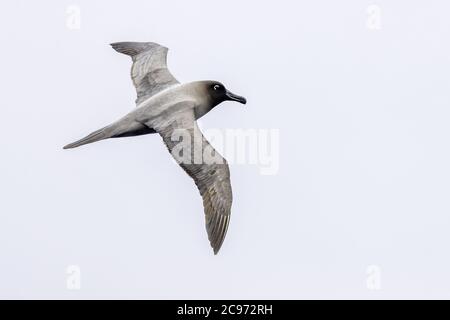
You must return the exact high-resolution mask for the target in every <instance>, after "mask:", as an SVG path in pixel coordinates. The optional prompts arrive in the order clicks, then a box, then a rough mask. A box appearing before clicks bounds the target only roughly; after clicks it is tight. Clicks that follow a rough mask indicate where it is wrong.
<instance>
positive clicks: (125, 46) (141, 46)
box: [109, 41, 168, 57]
mask: <svg viewBox="0 0 450 320" xmlns="http://www.w3.org/2000/svg"><path fill="white" fill-rule="evenodd" d="M109 45H110V46H111V47H112V48H113V49H114V50H116V51H117V52H120V53H123V54H126V55H129V56H131V57H134V56H135V55H138V54H139V53H141V52H144V51H147V50H149V49H150V50H151V49H152V47H153V48H163V49H165V50H168V49H167V48H166V47H164V46H162V45H160V44H158V43H155V42H130V41H125V42H112V43H110V44H109Z"/></svg>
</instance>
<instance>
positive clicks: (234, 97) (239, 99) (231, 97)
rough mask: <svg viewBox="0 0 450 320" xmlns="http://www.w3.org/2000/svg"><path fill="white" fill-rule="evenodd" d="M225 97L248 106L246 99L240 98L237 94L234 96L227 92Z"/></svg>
mask: <svg viewBox="0 0 450 320" xmlns="http://www.w3.org/2000/svg"><path fill="white" fill-rule="evenodd" d="M225 95H226V96H227V98H228V99H227V100H231V101H237V102H240V103H242V104H246V103H247V99H245V98H244V97H241V96H238V95H237V94H234V93H233V92H230V91H228V90H227V92H225Z"/></svg>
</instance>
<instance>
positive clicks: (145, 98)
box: [64, 42, 247, 254]
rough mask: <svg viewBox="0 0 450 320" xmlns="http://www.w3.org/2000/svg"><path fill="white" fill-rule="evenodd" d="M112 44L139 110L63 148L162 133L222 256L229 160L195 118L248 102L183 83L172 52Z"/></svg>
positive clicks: (213, 84) (214, 84)
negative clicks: (127, 69) (126, 60)
mask: <svg viewBox="0 0 450 320" xmlns="http://www.w3.org/2000/svg"><path fill="white" fill-rule="evenodd" d="M111 46H112V47H113V48H114V49H115V50H116V51H118V52H120V53H123V54H126V55H128V56H130V57H131V59H132V62H133V63H132V66H131V78H132V80H133V84H134V86H135V87H136V92H137V99H136V108H135V109H133V110H132V111H131V112H129V113H128V114H126V115H125V116H124V117H122V118H121V119H119V120H118V121H116V122H114V123H112V124H110V125H108V126H106V127H104V128H101V129H99V130H96V131H94V132H92V133H91V134H89V135H88V136H86V137H85V138H83V139H80V140H78V141H76V142H73V143H70V144H68V145H66V146H65V147H64V149H71V148H76V147H79V146H82V145H85V144H88V143H92V142H96V141H100V140H104V139H109V138H118V137H131V136H138V135H143V134H151V133H158V134H159V135H160V136H161V137H162V140H163V142H164V143H165V145H166V146H167V148H168V150H169V152H170V153H171V154H172V156H173V157H174V158H175V160H176V161H177V163H178V164H179V165H180V166H181V167H182V168H183V169H184V171H185V172H186V173H187V174H188V175H189V176H190V177H191V178H192V179H193V180H194V182H195V184H196V185H197V188H198V189H199V191H200V195H201V196H202V198H203V207H204V213H205V224H206V231H207V234H208V239H209V242H210V244H211V247H212V248H213V251H214V254H217V253H218V252H219V250H220V247H221V246H222V243H223V241H224V239H225V235H226V233H227V229H228V225H229V223H230V214H231V203H232V191H231V182H230V170H229V167H228V163H227V161H226V160H225V159H224V158H223V157H222V156H221V155H220V154H219V153H218V152H217V151H216V150H214V148H213V147H212V146H211V145H210V143H209V142H208V141H207V140H206V139H205V137H204V136H203V134H202V133H201V131H200V129H199V127H198V125H197V122H196V120H197V119H199V118H200V117H202V116H203V115H205V114H206V113H208V112H209V111H210V110H212V109H213V108H214V107H215V106H217V105H218V104H220V103H221V102H224V101H236V102H239V103H242V104H246V103H247V101H246V99H245V98H244V97H241V96H238V95H236V94H234V93H232V92H230V91H229V90H227V89H226V88H225V86H224V85H223V84H222V83H220V82H218V81H211V80H207V81H194V82H189V83H183V84H181V83H180V82H178V81H177V80H176V79H175V77H174V76H173V75H172V74H171V73H170V71H169V70H168V68H167V52H168V49H167V48H166V47H163V46H161V45H159V44H157V43H153V42H116V43H112V44H111Z"/></svg>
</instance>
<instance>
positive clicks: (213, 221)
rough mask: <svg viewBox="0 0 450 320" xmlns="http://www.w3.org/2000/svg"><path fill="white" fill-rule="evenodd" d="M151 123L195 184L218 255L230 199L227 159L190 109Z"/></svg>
mask: <svg viewBox="0 0 450 320" xmlns="http://www.w3.org/2000/svg"><path fill="white" fill-rule="evenodd" d="M152 126H153V127H156V128H155V130H156V131H157V132H158V133H159V134H160V135H161V136H162V138H163V141H164V143H165V144H166V146H167V148H168V149H169V151H170V153H171V154H172V156H173V157H174V158H175V160H176V161H177V162H178V163H179V165H180V166H181V167H182V168H183V169H184V171H186V173H187V174H188V175H189V176H190V177H191V178H192V179H193V180H194V182H195V184H196V185H197V187H198V189H199V191H200V194H201V196H202V198H203V207H204V211H205V222H206V231H207V233H208V239H209V241H210V243H211V247H212V248H213V250H214V254H217V252H218V251H219V249H220V247H221V246H222V243H223V240H224V239H225V235H226V233H227V229H228V224H229V222H230V214H231V203H232V198H233V196H232V191H231V182H230V169H229V168H228V164H227V161H226V160H225V159H224V158H223V157H222V156H221V155H220V154H219V153H218V152H217V151H216V150H215V149H214V148H213V147H212V146H211V144H210V143H209V142H208V141H207V140H206V139H205V137H204V136H203V134H202V132H201V131H200V129H199V128H198V126H197V123H196V121H195V118H194V113H193V111H192V110H189V111H183V112H180V113H178V114H176V115H175V117H171V119H170V120H168V121H165V123H163V124H158V125H157V126H155V125H154V124H152Z"/></svg>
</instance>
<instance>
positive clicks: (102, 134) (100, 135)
mask: <svg viewBox="0 0 450 320" xmlns="http://www.w3.org/2000/svg"><path fill="white" fill-rule="evenodd" d="M106 129H107V127H105V128H102V129H100V130H97V131H94V132H92V133H91V134H90V135H88V136H86V137H84V138H83V139H80V140H78V141H75V142H73V143H69V144H68V145H66V146H64V147H63V149H72V148H76V147H79V146H82V145H84V144H88V143H92V142H96V141H100V140H103V139H107V138H110V136H109V133H108V132H107V131H108V130H106Z"/></svg>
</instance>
